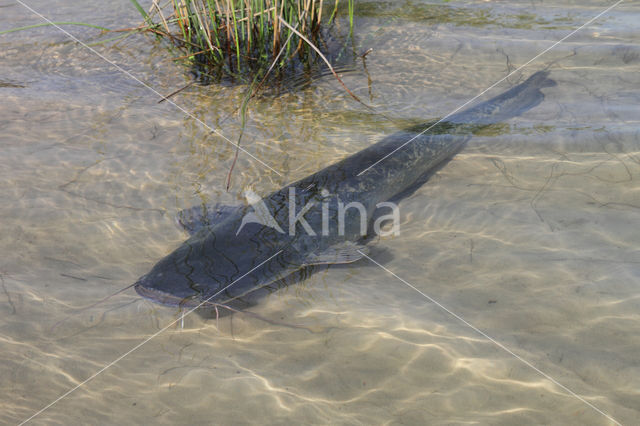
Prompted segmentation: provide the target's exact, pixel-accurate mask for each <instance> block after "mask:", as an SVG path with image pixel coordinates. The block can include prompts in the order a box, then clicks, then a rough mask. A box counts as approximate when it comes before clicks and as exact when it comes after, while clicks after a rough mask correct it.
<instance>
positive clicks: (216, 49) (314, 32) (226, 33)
mask: <svg viewBox="0 0 640 426" xmlns="http://www.w3.org/2000/svg"><path fill="white" fill-rule="evenodd" d="M131 1H132V3H133V4H134V5H135V7H136V8H137V9H138V11H140V13H141V14H142V16H143V17H144V19H145V23H146V25H147V28H148V30H149V31H151V32H153V33H155V34H156V35H158V36H159V37H161V38H164V39H167V40H168V41H170V42H171V43H173V44H174V45H175V46H176V47H177V48H178V49H179V50H180V51H181V52H182V53H181V55H180V56H179V57H178V58H176V59H184V60H187V61H189V62H190V63H191V64H192V65H193V69H194V71H195V72H196V74H197V76H198V78H199V79H200V80H201V81H203V82H211V81H220V80H221V79H223V78H231V79H234V80H235V79H239V80H240V81H248V80H253V81H255V80H256V78H265V77H266V76H267V74H269V73H270V74H271V75H272V76H273V77H280V78H282V77H286V76H291V75H292V74H295V73H296V72H299V71H300V70H301V69H305V70H306V69H310V68H311V67H312V66H313V65H314V64H316V63H318V60H319V59H322V58H321V57H322V55H321V54H319V53H318V52H319V51H324V52H325V53H329V52H328V50H330V45H331V43H330V42H328V39H331V37H332V35H331V34H330V31H329V29H330V28H333V27H335V16H336V13H337V12H338V10H339V6H341V5H339V0H335V3H332V4H331V5H326V4H324V3H325V2H324V1H323V0H169V1H168V2H167V3H166V4H164V5H160V4H158V2H157V0H153V6H152V7H151V9H150V10H149V11H145V9H143V8H142V7H141V6H140V4H139V3H138V1H137V0H131ZM346 2H347V10H348V15H349V35H350V34H351V33H352V30H353V11H354V7H353V5H354V3H353V2H354V0H346ZM309 43H313V44H314V46H315V47H316V48H315V49H314V48H312V47H311V46H309ZM323 60H324V59H323Z"/></svg>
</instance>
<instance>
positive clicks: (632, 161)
mask: <svg viewBox="0 0 640 426" xmlns="http://www.w3.org/2000/svg"><path fill="white" fill-rule="evenodd" d="M28 4H29V5H30V6H32V7H33V8H34V9H36V10H37V11H39V12H41V13H43V14H44V15H46V16H47V17H49V18H51V19H53V20H58V21H84V22H91V23H96V24H99V25H104V26H106V27H110V28H119V27H127V26H134V25H136V24H137V23H138V22H139V20H140V19H139V16H138V15H137V11H135V9H133V7H132V6H131V4H130V2H128V1H125V0H120V1H117V2H104V4H103V3H99V4H93V3H91V4H87V2H74V1H71V0H59V1H46V2H45V1H42V0H37V1H30V2H29V3H28ZM610 4H612V3H610V2H598V1H588V2H584V1H583V2H574V1H557V2H546V1H544V2H542V1H539V2H528V1H514V2H508V3H506V2H499V3H498V2H443V3H438V2H434V3H426V2H366V3H365V2H361V3H360V4H359V6H358V20H357V23H356V25H357V39H356V49H357V50H358V51H365V50H367V49H368V48H373V49H374V50H373V51H372V52H371V53H370V54H369V55H368V56H367V60H366V70H367V72H365V70H364V68H363V66H362V63H361V62H359V63H357V64H356V66H355V71H354V72H351V73H345V74H344V75H343V79H344V81H345V83H346V84H347V85H348V86H349V87H350V88H352V89H353V90H354V92H356V93H357V94H358V95H359V96H361V97H362V99H363V100H365V101H366V102H368V103H370V104H372V105H373V106H374V107H375V110H376V111H377V113H373V112H371V111H369V110H367V109H365V108H363V107H362V106H361V105H359V104H357V103H355V102H354V101H353V100H352V99H351V98H350V97H349V96H348V95H346V94H345V93H344V91H343V90H342V89H341V88H340V87H339V85H338V84H337V83H336V82H335V81H334V80H333V79H332V78H331V77H325V78H322V79H320V80H317V81H315V82H314V83H313V84H312V85H311V86H309V87H306V88H304V89H302V90H300V91H297V92H292V93H287V94H283V95H281V96H278V97H270V98H265V99H260V100H256V101H254V102H253V103H252V104H251V106H250V108H249V117H250V120H249V123H248V126H247V130H246V131H245V134H244V137H243V141H242V144H243V146H244V147H245V148H246V149H247V150H248V151H249V152H251V153H252V154H253V155H255V156H256V157H258V158H260V159H261V160H262V161H264V162H265V163H266V164H268V165H269V166H270V167H272V168H273V169H275V170H276V171H278V172H279V173H280V174H281V176H280V175H278V174H277V173H275V172H273V171H271V170H269V169H268V168H266V167H264V166H263V165H261V164H259V163H258V162H255V161H253V160H252V159H251V158H250V157H248V156H247V155H243V154H241V155H240V157H239V160H238V163H237V165H236V167H235V170H234V173H233V177H232V182H231V183H232V185H231V189H230V191H229V192H227V191H225V179H226V175H227V172H228V170H229V167H230V165H231V161H232V158H233V155H234V149H233V147H232V146H231V145H230V144H228V143H227V142H226V141H225V140H224V139H222V138H221V137H219V136H216V135H212V134H209V132H208V131H207V130H206V129H204V128H203V127H202V126H201V125H199V124H198V123H197V121H195V120H194V118H193V117H189V116H187V115H185V114H184V113H182V112H181V111H179V110H177V109H176V108H175V107H174V106H173V105H171V104H169V103H166V102H165V103H161V104H158V103H157V101H158V97H157V96H156V95H154V94H153V93H152V92H151V91H149V90H148V89H147V88H145V87H143V86H142V85H140V84H139V83H138V82H136V81H134V80H132V79H131V78H130V77H128V76H126V75H125V74H123V73H122V72H121V71H119V70H117V69H115V68H114V67H113V66H111V65H110V64H109V63H107V62H105V61H104V60H103V59H101V58H100V57H98V56H96V55H95V54H94V53H92V52H90V51H88V50H87V49H86V48H85V47H82V46H81V45H78V44H76V43H74V42H72V41H70V40H69V39H68V37H67V36H66V35H65V34H63V33H61V32H60V31H58V30H56V29H55V28H38V29H35V30H31V31H27V32H18V33H11V34H7V35H3V36H0V96H1V98H2V102H1V103H0V143H1V145H0V146H1V148H0V149H1V155H0V182H2V185H0V199H1V200H2V203H0V217H2V227H0V284H1V285H2V288H0V341H1V342H2V346H1V350H0V383H1V386H2V391H3V397H2V402H1V403H0V407H1V409H0V422H2V423H6V424H16V423H19V422H21V421H22V420H25V419H27V418H29V417H30V416H31V415H33V414H34V413H36V412H37V411H38V410H40V409H41V408H43V407H45V406H46V405H47V404H49V403H51V402H53V401H54V400H56V399H57V398H59V397H60V396H61V395H63V394H64V393H65V392H67V391H68V390H69V389H72V388H73V387H74V386H76V385H78V384H80V383H81V382H82V381H84V380H85V379H87V378H88V377H90V376H91V375H92V374H94V373H96V372H98V371H99V370H100V369H101V368H103V367H104V366H106V365H108V364H109V363H111V362H112V361H114V360H115V359H117V358H118V357H120V356H121V355H123V354H125V353H127V352H128V351H130V350H131V349H132V348H134V347H135V346H136V345H138V344H139V343H141V342H143V341H144V340H145V339H147V338H148V337H149V336H152V335H153V334H154V333H157V332H158V331H160V330H161V329H162V328H164V327H165V326H167V325H169V324H171V323H172V322H173V321H175V320H178V322H177V323H176V324H174V325H172V326H170V327H169V328H168V329H167V330H166V331H164V332H162V333H160V334H158V335H157V336H156V337H154V338H153V339H151V340H150V341H149V342H148V343H146V344H144V345H142V346H141V347H140V348H138V349H137V350H135V351H134V352H132V353H130V354H128V355H127V356H126V357H124V358H123V359H121V360H119V361H118V362H117V363H116V364H115V365H113V366H111V367H110V368H108V369H106V370H105V371H104V372H102V373H101V374H99V375H98V376H96V377H95V378H94V379H93V380H91V381H89V382H88V383H86V384H84V385H83V386H81V387H80V388H79V389H77V390H76V391H74V392H73V393H71V394H69V395H68V396H66V397H65V398H63V399H61V400H60V401H59V402H57V403H55V404H54V405H52V406H51V407H50V408H48V409H47V410H46V411H44V412H42V413H41V414H39V415H38V416H37V417H35V418H34V419H33V420H32V423H34V424H86V423H90V424H148V423H150V422H153V423H157V424H175V423H179V424H186V423H188V424H212V423H213V424H301V423H332V424H470V423H478V424H523V423H528V424H581V425H582V424H594V425H599V424H612V423H613V421H612V420H611V419H609V418H607V417H606V416H605V415H603V414H602V413H600V412H598V411H597V410H596V409H594V408H593V407H591V406H589V405H588V404H587V402H588V403H589V404H593V406H595V407H597V408H598V409H599V410H602V412H605V413H607V414H608V415H609V416H611V417H613V418H615V419H616V420H617V421H618V422H620V423H623V424H637V422H638V419H640V409H639V407H640V404H639V401H640V357H638V353H640V314H639V312H640V291H639V290H638V288H639V287H638V283H639V282H640V250H639V249H638V243H639V242H640V186H639V185H638V179H639V178H640V128H639V123H640V121H639V120H638V105H639V103H640V90H639V89H638V88H639V87H640V47H639V43H640V29H639V28H638V26H637V22H639V21H640V8H639V7H638V4H637V2H635V3H634V2H624V3H622V4H621V5H619V6H618V7H617V8H615V9H614V10H612V11H611V12H610V13H608V14H607V15H605V16H603V17H602V18H601V19H599V20H598V21H597V22H596V23H594V24H593V25H591V26H589V27H587V28H584V29H583V30H581V31H580V32H578V33H577V34H575V35H574V36H572V37H571V38H570V39H568V40H567V41H565V42H563V43H562V44H560V45H558V46H557V47H555V48H554V49H553V50H551V51H550V52H548V53H546V54H545V55H543V56H541V57H540V58H538V59H536V60H534V61H533V62H532V63H531V64H530V65H528V66H527V67H526V68H525V70H524V71H523V77H526V76H528V75H529V74H531V73H533V72H534V71H537V70H540V69H543V68H545V67H547V66H549V68H550V70H551V71H552V74H551V76H552V78H554V79H555V80H556V81H557V82H558V86H557V87H554V88H549V89H545V93H546V99H545V101H544V102H543V103H542V104H540V105H539V106H538V107H536V108H535V109H533V110H531V111H529V112H528V113H526V114H525V115H523V116H521V117H519V118H517V119H514V120H511V121H510V122H509V123H508V124H506V125H505V126H503V127H501V128H500V129H498V130H497V131H495V132H493V133H490V134H484V135H479V136H478V137H475V138H474V139H473V140H472V141H471V142H470V143H469V145H468V146H467V148H466V149H465V150H464V151H463V152H461V153H460V154H459V155H457V156H456V157H455V158H454V160H453V161H451V162H450V163H449V164H448V165H446V166H445V167H444V168H442V169H441V170H440V171H439V172H438V173H437V174H436V175H435V176H434V177H433V178H432V179H431V180H430V181H429V182H428V183H427V184H426V185H424V186H423V187H422V188H420V189H419V190H418V191H417V192H416V193H415V194H413V195H412V196H411V197H410V198H409V199H407V200H405V201H404V202H403V203H402V204H401V205H400V208H401V214H402V224H401V235H400V236H399V237H387V238H383V239H381V240H380V241H378V242H377V243H376V244H375V245H374V246H373V248H372V253H371V256H372V257H373V258H374V259H376V261H378V262H380V263H381V264H383V265H384V267H385V268H388V269H389V270H391V271H393V272H394V273H395V274H397V275H398V276H399V277H401V278H402V279H403V280H406V282H407V283H410V284H411V285H413V286H415V288H416V289H418V290H419V291H421V292H423V293H424V294H426V295H427V296H429V297H431V298H433V299H434V300H436V301H438V302H439V303H440V304H442V306H444V307H446V308H447V309H449V310H450V311H451V312H452V313H454V314H455V315H457V316H459V317H460V318H463V319H464V320H466V321H467V322H468V323H469V324H472V325H473V326H474V327H477V329H479V330H481V331H482V332H483V333H486V335H488V336H490V337H491V338H492V339H495V342H499V343H500V344H502V345H504V347H506V348H508V349H509V350H510V351H512V353H509V352H507V351H505V350H504V348H501V347H500V346H498V345H497V344H496V343H495V342H494V341H491V340H489V339H487V338H486V337H485V336H483V335H481V334H479V333H478V332H477V331H476V330H474V329H473V328H471V327H469V326H468V325H467V324H465V323H463V322H461V321H460V319H459V318H457V317H456V316H454V315H452V314H451V313H450V312H447V311H445V310H444V309H442V307H441V306H438V305H436V304H434V303H433V302H432V301H431V300H429V299H428V298H425V297H424V296H422V295H421V294H419V293H418V292H416V291H415V290H414V289H412V288H410V287H409V286H408V285H407V284H405V283H403V282H402V281H401V280H399V279H397V278H395V277H393V276H392V275H389V274H388V273H386V272H385V271H384V270H382V269H380V268H379V267H378V266H375V265H374V264H372V263H368V262H367V261H361V262H358V263H355V264H352V265H350V266H348V267H334V268H330V269H328V270H324V271H321V272H318V273H316V274H314V275H312V276H310V277H309V278H307V279H306V280H304V281H303V282H302V283H299V284H296V285H291V286H289V287H288V288H286V289H283V290H281V291H279V292H277V293H274V294H272V295H270V296H269V297H267V298H265V299H264V300H262V301H261V302H260V303H259V304H258V305H257V306H255V307H253V308H252V309H251V312H252V313H253V314H255V315H249V314H236V315H233V316H228V317H224V318H221V319H219V320H218V321H216V320H215V319H204V318H202V317H200V316H197V315H190V316H187V317H185V318H184V321H183V323H182V321H180V320H179V319H180V312H179V311H177V310H176V309H173V308H167V307H162V306H158V305H154V304H152V303H150V302H148V301H146V300H142V299H141V298H140V297H139V296H137V295H136V294H135V292H134V291H133V290H128V291H126V292H124V293H122V294H119V295H117V296H114V297H112V298H110V299H108V300H107V301H104V302H102V303H99V304H98V305H97V306H94V307H91V308H89V309H86V310H84V311H78V309H79V308H82V307H85V306H88V305H91V304H93V303H95V302H97V301H99V300H101V299H102V298H104V297H106V296H108V295H110V294H112V293H114V292H116V291H118V290H119V289H122V288H124V287H126V286H127V285H129V284H131V283H133V282H134V281H135V280H136V279H137V278H138V277H139V276H140V275H142V274H144V273H145V272H147V271H148V270H149V269H150V268H151V266H153V264H154V263H155V262H156V261H157V260H159V259H160V258H161V257H163V256H164V255H166V254H167V253H169V252H170V251H171V250H172V249H173V248H174V247H176V246H177V245H179V244H180V243H181V242H182V241H183V240H184V239H185V238H186V235H185V233H184V232H183V231H181V230H180V229H178V228H176V227H175V226H174V221H173V217H174V215H175V213H176V212H177V211H178V210H180V209H182V208H185V207H189V206H191V205H194V204H196V203H200V202H201V201H202V200H205V201H214V202H222V203H228V204H235V203H240V202H242V195H241V194H242V191H243V190H245V189H248V188H250V189H252V190H253V191H255V192H257V193H259V194H266V193H268V192H269V191H272V190H274V189H277V188H279V187H281V186H283V185H285V184H287V183H288V182H291V181H293V180H295V179H298V178H301V177H304V176H306V175H308V174H310V173H313V172H315V171H317V170H318V169H320V168H322V167H324V166H326V165H328V164H330V163H332V162H334V161H336V160H338V159H340V158H343V157H344V156H346V155H349V154H350V153H354V152H356V151H358V150H360V149H362V148H364V147H366V146H368V145H369V144H371V143H373V142H375V141H376V140H379V139H380V138H382V137H383V136H385V135H387V134H390V133H392V132H393V131H395V130H396V129H398V128H401V127H403V123H405V124H406V125H407V126H408V125H410V124H415V123H416V122H420V121H426V120H428V119H432V118H434V117H440V116H442V115H444V114H446V113H448V112H450V111H452V110H453V109H454V108H456V107H457V106H459V105H461V104H462V103H464V102H466V101H467V100H469V99H470V98H472V97H473V96H475V95H476V94H478V93H480V92H481V91H483V90H484V89H485V88H487V87H489V86H490V85H491V84H493V83H494V82H495V81H497V80H499V79H501V78H503V77H504V76H505V75H507V73H508V72H509V71H510V70H513V69H514V68H515V67H518V66H520V65H521V64H523V63H525V62H526V61H528V60H530V59H531V58H533V57H534V56H536V55H537V54H538V53H540V52H541V51H543V50H544V49H546V48H547V47H549V46H551V45H552V44H553V42H554V41H556V40H559V39H561V38H562V37H564V36H565V35H566V34H568V33H569V32H570V31H571V30H572V29H574V28H577V27H578V26H580V25H582V24H583V23H585V22H586V21H588V20H589V19H590V18H591V17H593V16H595V15H596V14H598V13H599V12H600V11H602V10H604V9H605V8H606V7H607V6H609V5H610ZM40 22H41V20H40V18H38V17H37V16H35V15H33V14H32V13H31V12H29V11H28V10H27V9H25V8H24V7H23V6H21V5H20V4H18V3H14V2H11V1H9V0H6V1H4V2H2V4H0V31H1V30H4V29H8V28H13V27H17V26H21V25H30V24H36V23H40ZM65 28H66V29H68V30H69V31H70V32H71V33H72V34H74V35H75V36H77V37H78V38H80V39H81V40H83V41H86V42H94V41H98V40H101V39H104V36H103V37H102V38H101V37H100V36H99V35H98V34H97V33H96V31H95V30H90V29H86V28H78V27H69V26H66V27H65ZM95 49H97V51H98V52H100V53H101V54H102V55H104V56H105V57H106V58H108V59H109V60H110V61H113V62H115V63H117V64H118V65H119V66H121V67H122V68H124V69H126V70H127V71H129V72H131V73H132V74H133V75H135V76H136V77H137V78H138V79H140V80H141V81H143V82H144V83H145V84H148V85H149V86H151V87H152V88H154V89H155V90H157V91H159V92H161V93H170V92H171V91H173V90H175V89H176V88H178V87H181V86H182V85H184V84H185V83H186V82H188V76H187V74H186V73H185V70H184V68H182V67H180V66H178V65H176V64H175V63H174V62H173V61H172V60H171V54H170V53H169V52H168V51H167V50H166V49H164V48H163V46H162V45H161V44H158V43H156V42H154V40H153V39H151V38H150V37H146V36H142V35H139V36H132V37H129V38H127V39H125V40H124V41H121V42H119V43H117V44H107V45H97V46H95ZM520 78H521V76H520V75H519V74H517V75H514V76H512V77H510V78H509V79H507V80H506V81H504V82H503V83H501V84H500V85H498V86H497V87H496V88H494V89H493V90H491V91H490V92H489V93H487V96H490V95H495V94H497V93H500V92H501V91H503V90H506V89H507V88H508V87H510V86H511V85H513V84H515V83H516V82H518V81H519V79H520ZM243 91H244V88H243V87H227V86H209V87H192V88H190V89H188V90H187V91H185V92H183V93H181V94H180V95H177V96H176V97H175V98H174V101H175V102H176V103H177V104H179V105H180V106H181V107H183V108H184V109H185V110H187V111H189V112H190V113H192V114H193V115H194V116H195V117H197V118H199V119H201V120H203V121H204V122H206V123H208V124H209V125H211V126H219V128H220V131H221V132H222V133H223V134H224V135H225V136H226V137H228V138H230V139H231V140H234V141H235V140H236V139H237V137H238V134H239V129H240V120H239V118H238V116H237V114H234V112H235V110H236V108H237V106H238V105H239V103H240V100H241V99H242V96H243ZM384 116H386V117H389V118H391V120H388V119H387V118H385V117H384ZM381 184H383V183H381ZM65 319H66V320H65ZM62 320H65V321H64V322H61V323H60V321H62ZM514 355H516V356H517V357H519V358H520V359H518V358H517V357H516V356H514ZM523 360H524V361H526V362H528V363H530V364H531V365H533V366H535V368H537V369H539V370H540V371H535V370H534V369H532V368H531V367H530V366H529V365H527V364H526V363H525V362H524V361H523ZM540 372H543V373H545V374H546V375H548V377H551V378H553V380H555V381H556V382H557V383H560V384H562V385H563V386H565V387H566V388H563V387H561V386H559V385H558V384H557V383H554V382H553V381H551V380H549V378H548V377H545V376H544V375H542V374H541V373H540ZM567 389H570V391H571V392H574V393H575V395H573V394H571V393H570V392H569V391H568V390H567ZM576 395H578V396H579V397H580V398H582V399H583V400H581V399H579V398H578V397H577V396H576ZM585 401H586V402H585Z"/></svg>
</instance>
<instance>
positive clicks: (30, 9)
mask: <svg viewBox="0 0 640 426" xmlns="http://www.w3.org/2000/svg"><path fill="white" fill-rule="evenodd" d="M16 2H18V3H19V4H20V5H22V6H23V7H24V8H25V9H28V10H29V11H30V12H31V13H33V14H34V15H36V16H38V17H39V18H40V19H42V20H43V21H45V22H47V23H48V24H49V25H51V26H53V27H55V28H57V29H58V30H60V31H62V32H63V33H64V34H65V35H66V36H67V37H69V38H70V39H72V40H73V41H75V42H76V43H78V44H80V45H82V46H83V47H85V48H87V49H89V50H90V51H91V52H92V53H94V54H95V55H97V56H98V57H100V58H101V59H102V60H104V61H106V62H108V63H109V64H111V65H112V66H114V67H115V68H116V69H117V70H118V71H120V72H121V73H123V74H125V75H126V76H127V77H129V78H131V79H132V80H135V81H136V82H138V83H140V84H141V85H143V86H144V87H146V88H147V89H149V90H150V91H152V92H153V93H155V94H156V95H158V96H160V97H161V98H162V99H164V100H166V102H168V103H170V104H171V105H173V106H174V107H176V108H178V109H179V110H180V111H182V112H183V113H184V114H186V115H188V116H189V117H191V118H193V119H194V120H195V121H197V122H198V123H200V124H201V125H202V126H203V127H205V128H206V129H207V130H209V131H211V132H213V133H215V134H217V135H218V136H220V137H222V138H223V139H224V140H225V141H227V142H229V143H230V144H231V145H233V146H234V147H236V148H237V149H239V150H240V151H242V152H244V153H245V154H247V155H248V156H249V157H251V158H253V159H254V160H256V161H257V162H258V163H260V164H262V165H263V166H265V167H266V168H268V169H269V170H271V171H272V172H274V173H275V174H277V175H278V176H280V177H283V176H282V174H281V173H279V172H278V171H277V170H275V169H274V168H273V167H271V166H269V165H268V164H267V163H265V162H264V161H262V160H260V159H259V158H257V157H256V156H254V155H253V154H251V153H250V152H249V151H247V150H246V149H244V148H242V147H241V146H240V145H238V144H237V143H235V142H232V141H231V140H230V139H229V138H227V137H226V136H225V135H223V134H222V133H221V132H220V131H219V130H218V129H214V128H213V127H211V126H209V125H208V124H207V123H205V122H204V121H202V120H200V119H199V118H198V117H196V116H195V115H193V114H192V113H190V112H189V111H187V110H186V109H184V108H183V107H181V106H180V105H178V104H176V103H175V102H173V101H172V100H171V99H168V98H166V97H165V96H164V95H162V94H161V93H160V92H158V91H157V90H156V89H154V88H153V87H151V86H149V85H148V84H147V83H145V82H144V81H142V80H140V79H139V78H138V77H136V76H135V75H133V74H131V73H130V72H129V71H127V70H125V69H124V68H122V67H121V66H120V65H118V64H116V63H115V62H113V61H111V60H110V59H108V58H107V57H106V56H104V55H102V54H101V53H100V52H98V51H97V50H95V49H94V48H93V47H91V46H89V45H87V44H86V43H83V42H82V41H80V40H79V39H78V38H77V37H76V36H74V35H73V34H71V33H70V32H68V31H67V30H65V29H64V28H62V27H60V26H59V25H56V24H55V23H54V22H53V21H51V20H50V19H49V18H47V17H46V16H44V15H42V14H41V13H39V12H37V11H35V10H34V9H33V8H32V7H31V6H29V5H28V4H26V3H25V2H23V1H22V0H16Z"/></svg>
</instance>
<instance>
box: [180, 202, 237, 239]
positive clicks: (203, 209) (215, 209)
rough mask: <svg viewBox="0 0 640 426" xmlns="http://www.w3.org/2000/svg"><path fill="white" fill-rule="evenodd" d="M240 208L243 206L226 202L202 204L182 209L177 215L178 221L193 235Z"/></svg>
mask: <svg viewBox="0 0 640 426" xmlns="http://www.w3.org/2000/svg"><path fill="white" fill-rule="evenodd" d="M240 208H241V206H227V205H224V204H202V205H200V206H194V207H190V208H188V209H184V210H180V211H179V212H178V214H177V216H176V223H177V224H178V226H180V227H181V228H183V229H184V230H185V231H187V232H188V233H189V234H190V235H193V234H195V233H196V232H198V231H199V230H201V229H202V228H206V227H207V226H211V225H215V224H216V223H219V222H221V221H223V220H224V219H226V218H227V217H229V216H231V215H232V214H233V213H235V212H237V211H238V209H240Z"/></svg>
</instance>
